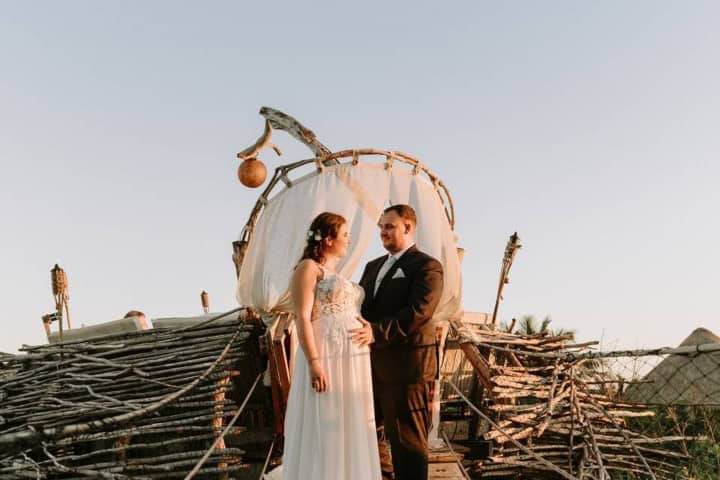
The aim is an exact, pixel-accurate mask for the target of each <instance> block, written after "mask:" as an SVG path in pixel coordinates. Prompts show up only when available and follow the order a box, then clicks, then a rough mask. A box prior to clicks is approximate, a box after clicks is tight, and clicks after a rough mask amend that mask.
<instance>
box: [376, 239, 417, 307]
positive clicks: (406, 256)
mask: <svg viewBox="0 0 720 480" xmlns="http://www.w3.org/2000/svg"><path fill="white" fill-rule="evenodd" d="M416 251H417V248H416V247H415V245H413V246H412V247H410V248H408V250H407V251H406V252H405V253H404V254H403V256H402V257H400V259H399V260H398V261H397V262H395V263H394V264H393V266H392V267H390V270H388V272H387V273H386V274H385V276H384V277H383V279H382V281H381V282H380V285H379V286H378V289H377V292H376V293H375V298H378V297H379V296H380V292H382V291H383V289H384V288H387V286H388V284H389V283H390V280H391V279H392V277H393V275H395V272H397V270H398V269H399V268H402V267H403V266H405V264H406V263H407V262H408V260H409V259H410V258H411V257H412V255H413V254H414V253H415V252H416ZM381 266H382V264H381ZM378 273H380V269H379V268H378V270H377V272H375V277H374V279H376V278H377V274H378ZM374 286H375V281H374V280H373V287H374Z"/></svg>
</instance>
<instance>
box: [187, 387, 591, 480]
mask: <svg viewBox="0 0 720 480" xmlns="http://www.w3.org/2000/svg"><path fill="white" fill-rule="evenodd" d="M447 383H448V384H449V385H450V386H451V387H452V388H453V390H455V393H457V394H458V395H459V396H460V398H462V399H463V400H464V401H465V403H467V404H468V406H469V407H470V408H471V409H472V410H473V411H474V412H475V413H477V414H478V415H480V417H482V418H483V419H484V420H485V421H487V422H488V423H489V424H490V425H492V427H493V428H495V429H496V430H497V431H499V432H500V433H502V434H503V435H504V436H506V437H507V438H508V439H509V440H510V441H511V442H512V443H513V445H515V446H516V447H517V448H519V449H520V450H522V451H523V452H525V453H527V454H528V455H530V456H531V457H533V458H534V459H536V460H537V461H539V462H540V463H542V464H543V465H545V466H547V467H548V468H549V469H550V470H552V471H554V472H556V473H558V474H559V475H561V476H562V477H563V478H567V479H568V480H579V479H578V478H577V477H573V476H572V475H570V474H568V473H567V472H566V471H565V470H563V469H561V468H558V467H557V466H555V465H554V464H552V463H550V462H548V461H547V460H545V459H544V458H542V457H541V456H540V455H538V454H537V453H535V452H533V451H532V450H530V449H529V448H527V447H526V446H525V445H523V444H522V443H520V442H518V441H517V440H515V439H514V438H513V437H512V435H510V434H509V433H507V432H506V431H505V430H503V429H502V428H500V425H498V424H497V423H495V422H494V421H493V420H492V419H491V418H490V417H488V416H487V415H485V414H484V413H483V412H482V411H480V409H479V408H477V407H476V406H475V404H474V403H472V402H471V401H470V400H469V399H468V398H467V397H466V396H465V395H463V393H462V392H461V391H460V389H459V388H458V387H456V386H455V384H454V383H452V382H447ZM186 480H187V479H186Z"/></svg>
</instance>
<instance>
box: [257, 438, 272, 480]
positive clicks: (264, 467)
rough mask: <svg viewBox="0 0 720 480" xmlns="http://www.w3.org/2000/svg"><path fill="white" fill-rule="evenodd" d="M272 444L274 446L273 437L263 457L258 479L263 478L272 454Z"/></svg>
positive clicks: (261, 479)
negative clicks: (263, 461) (263, 460)
mask: <svg viewBox="0 0 720 480" xmlns="http://www.w3.org/2000/svg"><path fill="white" fill-rule="evenodd" d="M274 446H275V438H273V441H272V443H270V448H269V449H268V453H267V456H266V457H265V463H264V464H263V468H262V470H261V471H260V478H258V480H263V476H265V470H267V467H268V464H269V463H270V457H271V456H272V452H273V447H274Z"/></svg>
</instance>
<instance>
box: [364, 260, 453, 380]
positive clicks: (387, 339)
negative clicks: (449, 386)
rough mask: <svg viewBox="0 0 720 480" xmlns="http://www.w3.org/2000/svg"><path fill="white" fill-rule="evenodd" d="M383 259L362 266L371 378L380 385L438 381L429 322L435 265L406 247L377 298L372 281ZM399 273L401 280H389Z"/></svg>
mask: <svg viewBox="0 0 720 480" xmlns="http://www.w3.org/2000/svg"><path fill="white" fill-rule="evenodd" d="M386 259H387V255H384V256H382V257H380V258H376V259H375V260H373V261H371V262H369V263H368V264H367V265H366V266H365V270H364V271H363V274H362V278H361V279H360V285H361V286H362V287H363V289H364V290H365V300H364V301H363V304H362V315H363V317H364V318H365V319H367V321H368V322H370V324H371V325H372V328H373V334H374V336H375V343H373V344H372V345H371V358H372V368H373V378H374V379H375V380H376V381H379V382H382V383H421V382H427V381H431V380H433V379H435V378H436V376H437V368H438V365H437V346H436V344H435V343H436V340H435V324H434V322H433V321H432V316H433V313H434V312H435V308H436V307H437V305H438V302H439V301H440V295H441V294H442V287H443V269H442V265H441V264H440V262H439V261H437V260H435V259H434V258H432V257H431V256H430V255H427V254H426V253H423V252H421V251H420V250H418V249H417V248H416V247H415V246H412V247H410V249H408V250H407V251H406V252H405V253H404V254H403V256H402V257H400V259H399V260H398V261H397V262H395V264H394V265H393V266H392V267H391V268H390V270H389V271H388V272H387V274H386V275H385V277H384V278H383V280H382V282H381V283H380V286H379V287H378V291H377V294H376V295H373V290H374V288H375V279H376V278H377V275H378V272H379V271H380V268H381V267H382V265H383V263H385V260H386ZM398 269H402V271H403V274H404V277H403V278H393V276H394V275H395V273H396V272H397V271H398Z"/></svg>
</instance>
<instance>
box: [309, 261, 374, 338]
mask: <svg viewBox="0 0 720 480" xmlns="http://www.w3.org/2000/svg"><path fill="white" fill-rule="evenodd" d="M323 274H324V276H323V278H322V279H320V280H319V281H318V283H317V285H316V287H315V304H314V305H313V315H312V318H313V322H317V327H319V331H320V333H321V334H322V335H324V336H325V338H326V339H327V340H328V342H329V343H330V344H331V345H334V346H338V345H339V344H340V343H342V342H343V340H344V339H345V338H347V334H348V330H349V329H353V328H358V327H360V326H361V324H360V322H359V321H358V320H357V317H358V316H360V306H361V305H362V302H363V299H364V298H365V291H364V290H363V288H362V287H361V286H360V285H357V284H355V283H353V282H351V281H350V280H347V279H345V278H343V277H341V276H339V275H338V274H336V273H332V272H330V271H328V270H325V269H324V268H323Z"/></svg>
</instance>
